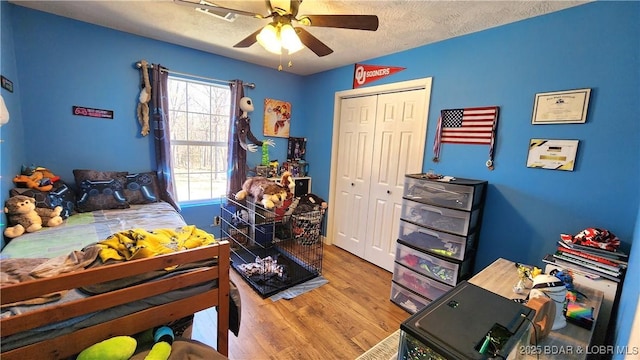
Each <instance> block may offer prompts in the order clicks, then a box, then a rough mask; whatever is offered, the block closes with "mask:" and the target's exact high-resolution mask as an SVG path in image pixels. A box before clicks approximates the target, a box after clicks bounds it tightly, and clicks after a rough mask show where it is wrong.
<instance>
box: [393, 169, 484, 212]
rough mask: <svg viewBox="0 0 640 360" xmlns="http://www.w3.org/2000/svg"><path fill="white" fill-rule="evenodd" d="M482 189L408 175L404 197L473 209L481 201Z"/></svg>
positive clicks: (451, 206)
mask: <svg viewBox="0 0 640 360" xmlns="http://www.w3.org/2000/svg"><path fill="white" fill-rule="evenodd" d="M480 193H481V191H476V188H475V187H473V186H464V185H456V184H450V183H446V182H437V181H429V180H424V179H422V180H421V179H416V178H411V177H406V178H405V182H404V197H405V198H406V199H411V200H414V201H418V202H421V203H425V204H432V205H438V206H445V207H448V208H452V209H461V210H471V209H472V208H473V207H474V206H475V205H476V204H477V203H479V202H480V196H481V194H480Z"/></svg>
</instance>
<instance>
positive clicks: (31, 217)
mask: <svg viewBox="0 0 640 360" xmlns="http://www.w3.org/2000/svg"><path fill="white" fill-rule="evenodd" d="M4 212H5V214H7V219H8V221H9V225H11V226H8V227H7V228H6V229H5V230H4V235H5V236H6V237H8V238H10V239H13V238H16V237H18V236H20V235H22V234H24V233H25V232H34V231H38V230H40V229H42V226H49V227H53V226H58V225H60V224H62V221H63V220H62V217H61V216H60V213H62V206H56V207H55V208H54V209H48V208H38V207H36V199H34V198H32V197H28V196H24V195H16V196H12V197H10V198H9V200H7V201H6V202H5V207H4Z"/></svg>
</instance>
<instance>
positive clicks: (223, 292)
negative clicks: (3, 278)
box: [0, 241, 230, 360]
mask: <svg viewBox="0 0 640 360" xmlns="http://www.w3.org/2000/svg"><path fill="white" fill-rule="evenodd" d="M229 256H230V246H229V242H228V241H220V242H218V243H216V244H214V245H209V246H205V247H201V248H196V249H192V250H185V251H180V252H176V253H172V254H167V255H160V256H157V257H152V258H147V259H140V260H133V261H127V262H123V263H119V264H113V265H106V266H100V267H95V268H90V269H86V270H80V271H75V272H71V273H67V274H63V275H59V276H56V277H52V278H47V279H39V280H34V281H29V282H25V283H20V284H14V285H7V286H4V287H3V288H2V296H1V298H0V301H1V302H2V304H8V303H12V302H15V301H22V300H27V299H31V298H34V297H38V296H42V295H45V294H49V293H52V292H55V291H61V290H68V289H74V288H79V287H82V286H87V285H91V284H99V283H102V282H105V281H110V280H115V279H120V278H125V277H128V276H132V275H137V274H142V273H146V272H149V271H152V270H158V269H164V268H167V267H170V266H174V265H179V264H186V263H191V262H196V261H200V260H207V259H209V260H210V259H212V258H214V257H217V258H218V264H217V266H214V267H209V268H203V269H197V270H195V271H191V272H188V273H185V274H180V275H176V276H173V277H170V278H166V279H161V280H157V281H153V282H147V283H142V284H139V285H135V286H131V287H128V288H125V289H120V290H115V291H111V292H108V293H104V294H100V295H93V296H89V297H87V298H84V299H81V300H76V301H72V302H68V303H64V304H59V305H55V303H53V304H52V306H49V307H47V308H46V309H41V310H37V311H32V312H28V313H25V314H20V315H16V316H12V317H9V318H5V319H2V320H0V334H2V336H8V335H11V334H15V333H19V332H21V331H25V330H29V329H34V328H37V327H40V326H43V325H47V324H51V323H55V322H59V321H63V320H66V319H69V318H73V317H75V316H79V315H83V314H87V313H91V312H95V311H99V310H104V309H109V308H111V307H113V306H117V305H120V304H126V303H129V302H132V301H136V300H139V299H144V298H147V297H150V296H154V295H157V294H162V293H166V292H169V291H173V290H177V289H181V288H184V287H188V286H191V285H196V284H200V283H203V282H206V281H211V280H215V279H217V280H218V287H217V288H215V289H211V290H208V291H206V292H204V293H200V294H198V295H195V296H192V297H188V298H185V299H181V300H176V301H173V302H170V303H166V304H163V305H159V306H155V307H151V308H148V309H145V310H142V311H139V312H137V313H134V314H131V315H128V316H123V317H120V318H117V319H114V320H110V321H107V322H104V323H100V324H97V325H94V326H91V327H87V328H84V329H81V330H77V331H75V332H72V333H70V334H66V335H61V336H58V337H55V338H52V339H48V340H44V341H41V342H37V343H34V344H31V345H27V346H23V347H20V348H17V349H13V350H8V351H6V352H2V353H1V354H0V357H1V358H2V359H3V360H12V359H28V358H31V357H33V355H34V354H38V358H39V359H67V358H68V357H69V356H73V355H76V354H78V353H79V352H81V351H82V350H84V349H85V348H87V347H89V346H91V345H93V344H95V343H97V342H100V341H102V340H105V339H108V338H110V337H113V336H118V335H134V334H136V333H139V332H142V331H145V330H147V329H150V328H153V327H155V326H159V325H162V324H166V323H169V322H171V321H175V320H178V319H181V318H183V317H185V316H188V315H191V314H193V313H196V312H198V311H201V310H204V309H207V308H210V307H212V306H216V307H217V313H218V330H217V332H218V335H217V336H218V347H217V350H218V352H219V353H221V354H222V355H224V356H228V346H229V343H228V341H229V291H230V286H229V269H230V260H229Z"/></svg>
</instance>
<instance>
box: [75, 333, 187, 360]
mask: <svg viewBox="0 0 640 360" xmlns="http://www.w3.org/2000/svg"><path fill="white" fill-rule="evenodd" d="M143 336H147V334H146V333H143ZM151 336H153V341H154V345H153V347H152V348H151V351H149V353H148V354H146V356H145V357H144V359H145V360H167V359H169V355H170V354H171V344H172V343H173V340H174V334H173V330H172V329H171V328H170V327H168V326H161V327H159V328H158V329H156V330H153V334H151ZM137 347H138V341H137V340H136V339H135V338H133V337H131V336H114V337H112V338H109V339H107V340H104V341H101V342H99V343H97V344H93V345H91V346H89V347H88V348H86V349H84V350H82V352H81V353H80V354H78V357H77V358H76V360H128V359H130V358H131V357H132V356H133V354H134V353H135V352H136V348H137Z"/></svg>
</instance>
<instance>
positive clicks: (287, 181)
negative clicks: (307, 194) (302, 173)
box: [280, 171, 296, 197]
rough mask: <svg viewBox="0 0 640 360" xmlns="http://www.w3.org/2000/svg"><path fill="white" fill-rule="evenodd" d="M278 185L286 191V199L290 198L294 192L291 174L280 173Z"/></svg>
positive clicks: (294, 185) (294, 186)
mask: <svg viewBox="0 0 640 360" xmlns="http://www.w3.org/2000/svg"><path fill="white" fill-rule="evenodd" d="M280 185H281V186H283V187H284V188H285V189H287V192H288V194H287V195H288V197H292V196H293V194H294V193H295V192H296V183H295V181H294V180H293V177H292V176H291V173H290V172H288V171H285V172H284V173H282V176H281V177H280Z"/></svg>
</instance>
